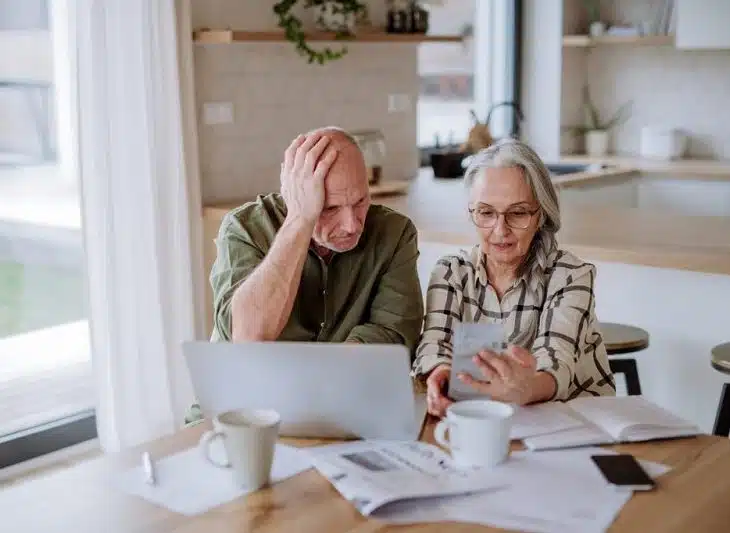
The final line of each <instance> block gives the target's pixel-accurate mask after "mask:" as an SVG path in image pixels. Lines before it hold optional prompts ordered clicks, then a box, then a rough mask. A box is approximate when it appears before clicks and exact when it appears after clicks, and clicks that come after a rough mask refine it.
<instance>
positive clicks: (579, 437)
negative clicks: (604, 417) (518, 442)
mask: <svg viewBox="0 0 730 533" xmlns="http://www.w3.org/2000/svg"><path fill="white" fill-rule="evenodd" d="M522 443H523V444H524V445H525V447H526V448H527V449H528V450H533V451H536V450H558V449H561V448H575V447H580V446H598V445H601V444H612V443H613V437H611V435H609V434H608V433H606V432H605V431H603V430H602V429H601V428H599V427H598V426H594V425H592V424H589V423H587V422H586V423H585V425H583V426H580V427H576V428H570V429H565V430H563V431H557V432H555V433H548V434H547V435H536V436H534V437H527V438H526V439H524V440H523V441H522Z"/></svg>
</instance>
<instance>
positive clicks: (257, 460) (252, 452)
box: [200, 409, 281, 491]
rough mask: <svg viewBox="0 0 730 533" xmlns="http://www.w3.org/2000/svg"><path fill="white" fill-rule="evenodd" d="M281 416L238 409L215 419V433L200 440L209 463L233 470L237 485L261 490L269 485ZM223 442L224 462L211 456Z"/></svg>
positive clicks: (206, 434)
mask: <svg viewBox="0 0 730 533" xmlns="http://www.w3.org/2000/svg"><path fill="white" fill-rule="evenodd" d="M280 421H281V417H280V416H279V413H277V412H276V411H273V410H269V409H238V410H234V411H226V412H224V413H220V414H219V415H218V416H216V417H214V418H213V427H214V428H215V429H214V430H213V431H207V432H205V433H204V434H203V436H202V437H201V439H200V447H201V448H202V450H203V455H204V456H205V458H206V460H207V461H208V462H209V463H211V464H212V465H214V466H217V467H219V468H230V469H231V470H232V472H233V479H234V481H235V482H236V484H237V485H239V486H242V487H246V488H248V489H249V490H252V491H253V490H258V489H260V488H261V487H263V486H265V485H267V484H268V483H269V479H270V476H271V465H272V463H273V460H274V449H275V447H276V440H277V439H278V437H279V424H280ZM217 439H221V440H222V441H223V448H224V449H225V452H226V454H225V455H226V459H225V461H218V460H216V459H214V458H213V457H211V453H210V446H211V444H212V443H213V442H214V441H216V440H217Z"/></svg>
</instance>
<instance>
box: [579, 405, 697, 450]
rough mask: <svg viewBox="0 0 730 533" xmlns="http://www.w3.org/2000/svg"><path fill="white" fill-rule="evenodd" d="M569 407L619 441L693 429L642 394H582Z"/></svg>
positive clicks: (673, 434)
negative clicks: (618, 395)
mask: <svg viewBox="0 0 730 533" xmlns="http://www.w3.org/2000/svg"><path fill="white" fill-rule="evenodd" d="M568 406H569V407H571V408H572V409H573V410H574V411H576V412H578V413H579V414H580V415H582V416H583V417H584V418H586V419H587V420H590V421H591V422H593V423H594V424H596V425H598V426H600V427H601V428H603V429H604V430H605V431H606V432H607V433H609V434H610V435H611V436H612V437H613V438H614V439H616V440H618V441H622V440H648V439H651V438H662V437H671V436H683V435H685V434H686V432H687V430H688V429H690V428H694V426H693V425H692V424H690V423H689V422H687V421H686V420H683V419H682V418H680V417H678V416H676V415H674V414H672V413H670V412H669V411H667V410H665V409H663V408H661V407H659V406H658V405H655V404H653V403H651V402H649V401H648V400H646V399H645V398H643V397H641V396H621V397H615V396H601V397H593V398H591V397H581V398H576V399H574V400H571V401H570V402H568ZM632 431H634V433H635V435H634V436H633V437H632Z"/></svg>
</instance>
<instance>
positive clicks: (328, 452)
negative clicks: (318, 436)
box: [307, 440, 504, 516]
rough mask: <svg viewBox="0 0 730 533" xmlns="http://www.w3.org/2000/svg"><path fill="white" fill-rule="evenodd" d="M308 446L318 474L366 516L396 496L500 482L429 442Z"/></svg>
mask: <svg viewBox="0 0 730 533" xmlns="http://www.w3.org/2000/svg"><path fill="white" fill-rule="evenodd" d="M307 450H308V451H309V452H310V453H311V459H312V464H313V466H314V467H315V468H316V469H317V470H318V471H319V473H320V474H321V475H323V476H324V477H325V478H327V480H328V481H329V482H330V483H332V485H333V486H334V488H335V489H336V490H337V491H338V492H339V493H340V494H341V495H342V497H343V498H345V499H347V500H348V501H350V502H351V503H352V504H353V505H354V506H355V508H357V510H358V511H359V512H360V513H361V514H362V515H364V516H370V515H371V514H372V513H373V512H374V511H376V510H377V509H379V508H380V507H382V506H384V505H386V504H389V503H393V502H397V501H403V500H413V499H416V498H427V497H434V496H449V495H457V494H473V493H476V492H480V491H484V490H489V489H493V488H496V487H498V486H501V485H500V484H496V483H495V482H494V481H491V480H490V479H489V476H485V475H484V473H480V472H479V471H478V470H477V469H463V468H461V469H460V468H458V467H457V466H456V465H455V464H454V463H453V462H452V460H451V457H450V456H449V455H447V454H446V453H444V452H443V451H441V450H440V449H439V448H437V447H436V446H433V445H431V444H427V443H424V442H401V441H372V440H371V441H367V440H366V441H354V442H349V443H345V444H333V445H329V446H321V447H317V448H308V449H307ZM500 483H501V484H503V483H504V480H502V481H501V482H500Z"/></svg>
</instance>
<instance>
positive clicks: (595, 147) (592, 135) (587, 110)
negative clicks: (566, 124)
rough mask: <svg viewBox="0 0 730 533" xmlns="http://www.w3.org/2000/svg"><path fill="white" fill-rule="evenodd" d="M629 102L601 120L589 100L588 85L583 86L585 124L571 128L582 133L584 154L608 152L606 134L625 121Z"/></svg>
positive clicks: (597, 155) (604, 153)
mask: <svg viewBox="0 0 730 533" xmlns="http://www.w3.org/2000/svg"><path fill="white" fill-rule="evenodd" d="M631 104H632V103H631V102H626V103H625V104H623V105H622V106H621V107H620V108H619V109H618V110H617V111H616V112H615V113H614V114H613V116H612V117H611V118H609V119H608V120H602V119H601V116H600V115H599V113H598V109H597V108H596V106H595V105H594V103H593V100H591V95H590V91H589V90H588V86H587V85H585V86H583V113H584V116H585V126H579V127H577V128H571V129H572V130H573V131H574V132H576V133H583V134H584V138H585V148H586V154H587V155H589V156H593V157H601V156H604V155H606V154H607V153H608V144H609V143H608V141H609V138H608V134H609V132H610V131H611V129H613V128H615V127H616V126H619V125H621V124H623V123H624V122H626V120H628V118H629V116H630V115H631Z"/></svg>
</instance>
